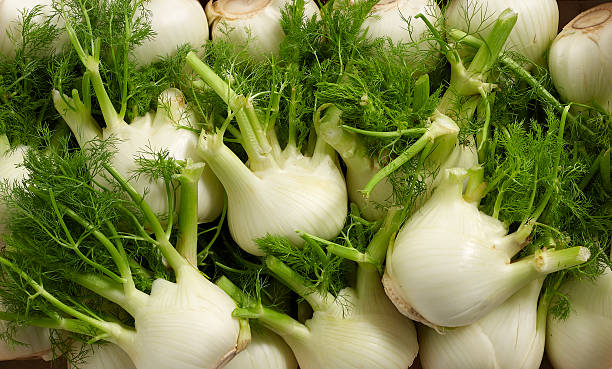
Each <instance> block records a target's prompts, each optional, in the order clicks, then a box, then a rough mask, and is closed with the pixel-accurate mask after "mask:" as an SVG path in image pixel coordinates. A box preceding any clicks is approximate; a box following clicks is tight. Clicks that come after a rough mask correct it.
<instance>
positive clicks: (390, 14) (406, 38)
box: [361, 0, 442, 49]
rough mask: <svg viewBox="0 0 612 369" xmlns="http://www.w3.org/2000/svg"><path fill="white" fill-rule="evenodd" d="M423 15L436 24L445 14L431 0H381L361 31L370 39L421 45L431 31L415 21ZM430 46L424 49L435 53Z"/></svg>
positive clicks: (374, 7) (420, 22) (418, 21)
mask: <svg viewBox="0 0 612 369" xmlns="http://www.w3.org/2000/svg"><path fill="white" fill-rule="evenodd" d="M419 13H421V14H423V15H425V16H426V17H427V19H429V21H430V22H432V23H435V22H436V19H437V18H438V17H439V16H440V15H441V14H442V11H441V10H440V7H439V6H438V4H436V2H435V1H431V0H416V1H414V0H381V1H379V2H378V3H377V4H376V5H374V6H373V7H372V10H371V11H370V16H369V17H368V18H366V20H365V21H364V22H363V24H362V26H361V28H362V29H363V30H365V31H366V33H367V35H368V37H369V38H370V39H375V38H381V37H382V38H387V37H388V38H390V39H391V41H393V43H394V44H398V43H417V44H419V45H420V44H421V43H423V42H424V39H425V38H426V36H427V33H428V29H427V26H426V25H425V23H424V22H423V21H422V20H420V19H415V18H413V17H414V16H415V15H417V14H419ZM433 47H434V46H433V45H428V46H427V47H425V48H423V49H431V48H433Z"/></svg>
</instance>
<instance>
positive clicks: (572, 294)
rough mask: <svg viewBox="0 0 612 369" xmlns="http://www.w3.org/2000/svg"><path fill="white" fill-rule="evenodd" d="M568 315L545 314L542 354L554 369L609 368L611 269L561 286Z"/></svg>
mask: <svg viewBox="0 0 612 369" xmlns="http://www.w3.org/2000/svg"><path fill="white" fill-rule="evenodd" d="M561 291H562V292H563V293H565V294H566V295H567V296H568V298H569V301H570V304H571V311H570V315H569V317H568V318H567V319H565V320H559V319H557V318H555V317H554V316H553V315H552V314H549V317H548V331H547V334H546V354H547V356H548V359H549V360H550V362H551V364H552V365H553V366H554V367H555V368H556V369H579V368H580V369H581V368H592V369H610V368H612V352H611V351H610V347H612V272H611V271H610V269H609V268H606V271H605V272H604V274H602V275H601V276H599V277H598V278H597V280H595V281H594V282H590V281H570V282H568V283H566V284H565V285H563V286H562V287H561Z"/></svg>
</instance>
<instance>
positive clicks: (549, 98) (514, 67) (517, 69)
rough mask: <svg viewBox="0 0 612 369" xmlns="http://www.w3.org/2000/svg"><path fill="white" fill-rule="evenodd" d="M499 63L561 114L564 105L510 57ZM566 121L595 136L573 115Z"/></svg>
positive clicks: (463, 38) (457, 34) (456, 34)
mask: <svg viewBox="0 0 612 369" xmlns="http://www.w3.org/2000/svg"><path fill="white" fill-rule="evenodd" d="M449 35H450V36H451V37H452V38H453V39H455V40H457V41H460V42H462V43H465V44H466V45H468V46H470V47H473V48H480V47H481V46H482V45H483V41H482V40H480V39H479V38H477V37H475V36H472V35H468V34H467V33H465V32H463V31H460V30H458V29H452V30H451V31H450V32H449ZM500 61H501V62H502V64H504V65H505V66H506V67H508V68H509V69H510V70H511V71H512V72H513V73H514V74H516V75H517V76H518V77H520V78H521V79H522V80H523V81H525V82H526V83H527V84H528V85H529V86H531V88H533V89H534V91H535V92H536V93H537V95H538V96H539V97H540V98H541V99H542V100H544V101H545V102H546V103H547V104H549V105H551V106H552V107H553V108H554V109H555V110H556V111H557V112H558V113H562V112H563V109H564V108H565V107H564V105H563V104H561V103H560V102H559V100H557V99H556V98H555V97H554V96H553V95H552V94H551V93H550V92H548V90H547V89H545V88H544V86H542V85H541V84H540V82H538V80H537V79H535V78H534V77H533V76H532V75H531V74H530V73H529V72H528V71H527V70H526V69H525V68H523V67H522V66H521V65H520V64H519V63H517V62H515V61H514V60H512V59H511V58H510V57H507V56H501V57H500ZM568 119H569V121H570V122H571V123H572V124H574V125H576V126H578V127H580V129H581V130H582V131H583V132H584V133H586V134H587V135H588V136H589V137H594V136H595V132H593V130H591V129H590V128H589V127H587V126H585V125H584V124H582V123H580V122H578V120H577V119H576V117H575V116H574V115H573V114H571V113H570V114H568Z"/></svg>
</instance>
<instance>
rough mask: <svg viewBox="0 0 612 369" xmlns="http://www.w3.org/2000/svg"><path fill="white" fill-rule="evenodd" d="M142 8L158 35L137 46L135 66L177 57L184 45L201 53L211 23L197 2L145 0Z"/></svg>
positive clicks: (134, 52)
mask: <svg viewBox="0 0 612 369" xmlns="http://www.w3.org/2000/svg"><path fill="white" fill-rule="evenodd" d="M143 6H144V9H146V11H148V12H149V14H150V19H151V29H152V31H153V32H155V36H154V37H153V38H152V39H148V40H145V41H144V42H142V43H141V44H140V45H137V46H136V47H134V50H133V57H134V61H135V62H136V64H138V65H140V66H145V65H147V64H151V63H153V62H155V61H158V60H159V59H160V58H162V57H165V56H169V55H175V54H176V51H177V48H178V47H180V46H182V45H184V44H189V45H190V46H191V47H192V48H193V49H194V50H196V51H198V50H201V49H202V48H203V46H204V44H205V43H206V42H207V41H208V34H209V31H208V20H207V19H206V13H205V12H204V8H202V5H200V3H199V2H198V1H197V0H173V1H167V0H146V1H144V3H143ZM138 9H139V11H141V8H138Z"/></svg>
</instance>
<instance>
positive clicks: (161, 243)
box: [102, 164, 187, 271]
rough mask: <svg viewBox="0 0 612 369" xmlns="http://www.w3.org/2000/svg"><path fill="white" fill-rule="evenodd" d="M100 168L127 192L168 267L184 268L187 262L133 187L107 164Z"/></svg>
mask: <svg viewBox="0 0 612 369" xmlns="http://www.w3.org/2000/svg"><path fill="white" fill-rule="evenodd" d="M102 166H103V167H104V169H106V170H107V171H108V173H109V174H110V175H111V176H112V177H113V178H115V180H116V181H117V182H119V185H120V186H121V188H123V190H124V191H125V192H127V194H128V195H129V196H130V198H131V199H132V201H133V202H134V204H136V206H138V207H139V208H140V210H141V211H142V213H143V215H144V217H145V219H146V220H147V222H148V223H149V225H150V226H151V228H152V229H153V233H155V237H156V239H157V243H156V245H157V246H158V247H159V249H160V250H161V252H162V254H163V255H164V257H165V258H166V260H167V261H168V264H170V266H171V267H172V268H173V269H174V270H175V271H178V270H179V269H180V267H181V266H184V265H185V264H186V263H187V261H186V260H185V259H184V258H183V257H182V256H181V254H179V252H178V251H176V249H175V248H174V247H173V246H172V245H171V244H170V242H169V241H168V239H167V238H166V233H165V231H164V228H163V227H162V225H161V223H160V221H159V219H158V218H157V216H155V213H154V212H153V210H151V207H150V206H149V204H147V202H146V201H145V200H144V198H143V197H142V196H141V195H140V194H139V193H138V192H137V191H136V190H135V189H134V187H133V186H132V185H131V184H130V183H129V182H128V181H127V180H126V179H125V178H123V176H122V175H121V173H119V172H117V170H116V169H115V168H113V167H112V166H111V165H109V164H102ZM109 242H110V241H109Z"/></svg>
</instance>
